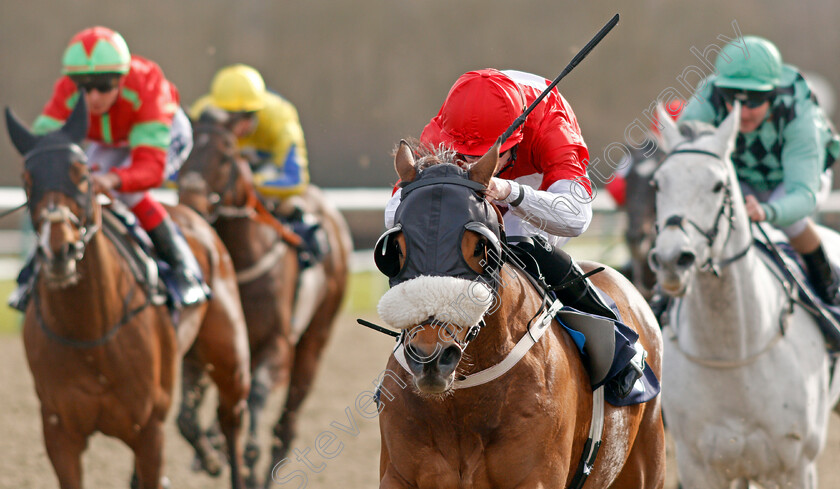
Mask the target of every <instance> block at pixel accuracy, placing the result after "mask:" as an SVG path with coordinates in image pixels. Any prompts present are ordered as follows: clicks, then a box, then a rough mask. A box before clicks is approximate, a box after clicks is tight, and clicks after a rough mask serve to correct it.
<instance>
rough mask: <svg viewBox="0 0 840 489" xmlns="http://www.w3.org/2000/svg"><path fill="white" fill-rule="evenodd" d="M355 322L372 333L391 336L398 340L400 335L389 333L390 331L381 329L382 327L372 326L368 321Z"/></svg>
mask: <svg viewBox="0 0 840 489" xmlns="http://www.w3.org/2000/svg"><path fill="white" fill-rule="evenodd" d="M356 322H357V323H359V324H361V325H362V326H366V327H368V328H370V329H372V330H374V331H379V332H380V333H385V334H386V335H388V336H393V337H394V338H399V337H400V334H399V333H397V332H396V331H391V330H390V329H387V328H383V327H382V326H378V325H376V324H373V323H372V322H370V321H365V320H364V319H356Z"/></svg>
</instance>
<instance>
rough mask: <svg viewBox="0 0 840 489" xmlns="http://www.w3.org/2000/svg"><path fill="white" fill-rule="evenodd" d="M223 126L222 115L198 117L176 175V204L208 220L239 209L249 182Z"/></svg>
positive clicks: (206, 113)
mask: <svg viewBox="0 0 840 489" xmlns="http://www.w3.org/2000/svg"><path fill="white" fill-rule="evenodd" d="M227 123H228V115H227V112H225V111H222V110H214V109H208V110H206V111H204V113H202V115H201V117H200V118H199V120H198V121H197V122H196V123H195V124H194V126H193V139H194V145H193V149H192V152H190V155H189V157H188V158H187V161H185V162H184V165H183V166H182V167H181V170H180V172H179V173H178V198H179V201H180V203H182V204H185V205H187V206H189V207H191V208H192V209H193V210H195V211H196V212H198V213H199V214H201V215H203V216H204V217H205V218H208V219H211V220H212V218H214V217H216V215H217V212H218V210H219V209H220V208H234V207H235V208H240V207H243V206H244V205H245V204H246V202H247V198H248V189H249V188H250V186H251V183H252V180H253V178H252V175H251V169H250V167H249V166H248V162H247V161H246V160H245V158H243V157H242V156H240V153H239V147H238V145H237V142H236V136H235V135H234V134H233V132H231V131H230V129H229V128H228V127H227Z"/></svg>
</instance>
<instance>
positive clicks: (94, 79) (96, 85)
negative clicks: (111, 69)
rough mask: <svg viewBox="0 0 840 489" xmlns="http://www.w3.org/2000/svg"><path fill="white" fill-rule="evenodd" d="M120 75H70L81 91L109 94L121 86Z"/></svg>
mask: <svg viewBox="0 0 840 489" xmlns="http://www.w3.org/2000/svg"><path fill="white" fill-rule="evenodd" d="M121 77H122V75H120V74H119V73H95V74H83V75H70V79H71V80H73V83H75V84H76V88H78V89H79V91H85V92H92V91H94V90H95V91H97V92H99V93H108V92H111V91H113V90H116V89H117V88H119V86H120V78H121Z"/></svg>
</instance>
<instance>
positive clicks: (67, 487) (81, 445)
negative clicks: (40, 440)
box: [41, 410, 87, 489]
mask: <svg viewBox="0 0 840 489" xmlns="http://www.w3.org/2000/svg"><path fill="white" fill-rule="evenodd" d="M41 417H42V418H43V425H44V444H45V445H46V448H47V455H48V456H49V457H50V462H52V466H53V470H55V475H56V477H58V485H59V486H60V487H61V489H81V487H82V452H84V451H85V448H86V447H87V438H86V437H84V436H81V435H77V434H75V433H68V432H67V431H66V430H65V429H64V428H63V427H62V426H61V425H60V421H59V420H58V416H57V415H56V414H48V413H46V412H44V411H43V410H42V411H41Z"/></svg>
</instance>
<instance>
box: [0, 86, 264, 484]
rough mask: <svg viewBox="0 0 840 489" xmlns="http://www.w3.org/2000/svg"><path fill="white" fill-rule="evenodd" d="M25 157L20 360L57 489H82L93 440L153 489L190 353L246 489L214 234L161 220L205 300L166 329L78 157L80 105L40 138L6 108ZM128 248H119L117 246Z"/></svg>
mask: <svg viewBox="0 0 840 489" xmlns="http://www.w3.org/2000/svg"><path fill="white" fill-rule="evenodd" d="M6 121H7V126H8V131H9V135H10V137H11V139H12V142H13V143H14V146H15V148H16V149H17V150H18V151H19V152H20V153H21V154H22V155H23V158H24V170H23V181H24V188H25V190H26V195H27V203H28V207H29V213H30V216H31V219H32V225H33V228H34V230H35V233H36V236H37V248H36V254H35V256H36V258H35V259H36V261H37V265H36V266H37V267H38V268H37V269H38V272H37V276H36V282H35V285H34V286H33V287H34V288H33V291H32V296H31V298H30V300H29V303H28V305H27V309H26V312H25V316H24V324H23V340H24V346H25V349H26V357H27V360H28V363H29V368H30V370H31V371H32V376H33V379H34V383H35V389H36V392H37V394H38V398H39V399H40V402H41V417H42V422H43V433H44V443H45V445H46V449H47V455H48V456H49V459H50V461H51V462H52V465H53V468H54V470H55V473H56V475H57V477H58V482H59V485H60V487H61V488H62V489H80V488H81V487H82V466H81V455H82V452H83V451H84V450H85V448H86V445H87V439H88V437H89V436H90V435H91V434H93V433H94V432H96V431H99V432H102V433H103V434H105V435H108V436H112V437H116V438H118V439H120V440H122V441H123V442H124V443H125V444H126V445H128V446H129V447H130V448H131V449H132V451H133V452H134V457H135V463H134V471H135V472H134V477H133V481H132V487H136V488H142V489H159V488H160V487H161V482H162V477H161V474H162V462H163V445H164V435H163V424H164V421H165V419H166V415H167V412H168V411H169V407H170V403H171V399H172V394H173V392H172V390H173V384H174V381H175V379H174V375H175V369H176V367H177V361H178V359H179V358H180V356H181V355H184V354H185V352H186V351H187V350H188V349H189V350H190V352H191V353H190V354H191V355H194V356H195V358H196V359H197V361H200V362H202V364H203V365H204V364H206V365H208V366H210V367H212V370H211V375H212V377H213V380H214V381H215V383H216V385H217V386H218V388H219V393H220V394H219V407H218V420H219V423H220V426H221V430H222V433H223V434H224V436H225V439H226V447H227V450H228V452H229V453H230V455H231V461H232V462H231V473H230V475H231V486H232V487H233V488H241V487H243V482H242V479H241V475H240V473H239V472H240V467H239V465H240V460H241V447H240V445H241V444H240V443H238V442H237V439H238V436H239V433H240V429H241V424H242V416H243V414H244V407H245V406H244V405H245V400H246V398H247V395H248V387H249V384H250V372H249V370H248V359H249V357H248V344H247V339H246V331H245V324H244V320H243V316H242V310H241V307H240V306H239V297H238V292H237V289H236V282H235V278H234V272H233V268H232V267H231V265H230V258H229V257H228V255H227V251H226V250H225V248H224V246H223V245H222V243H221V242H220V240H219V239H218V237H217V236H216V235H215V233H214V232H213V230H212V229H211V228H210V227H209V226H208V225H207V224H206V223H205V222H204V221H203V220H202V219H201V218H200V217H199V216H198V215H197V214H195V213H194V212H192V211H190V210H189V209H186V208H183V207H170V208H169V209H168V210H169V212H170V213H171V215H172V217H173V219H174V220H175V221H176V222H178V224H179V225H180V227H181V230H182V231H183V233H184V235H185V236H186V238H187V240H188V242H189V243H190V247H191V249H192V250H193V252H194V253H195V254H196V258H197V259H198V262H199V263H200V264H201V266H202V271H203V273H204V277H205V278H206V279H207V281H208V285H210V287H211V289H212V298H211V299H210V300H209V301H208V302H205V303H203V304H200V305H196V306H192V307H190V308H186V309H183V310H181V314H180V318H181V319H180V321H179V322H178V324H177V325H173V323H172V318H171V317H170V313H169V311H168V309H167V307H166V306H165V305H160V304H161V302H160V301H156V300H154V297H153V296H154V294H153V293H152V292H151V291H150V289H149V287H147V286H146V284H145V283H142V281H141V280H140V279H139V278H138V274H137V273H136V270H133V268H137V267H136V266H134V265H132V264H131V263H130V262H129V261H128V260H127V259H126V258H125V254H124V253H121V252H120V251H119V249H118V248H119V247H118V244H117V243H116V242H115V241H114V240H112V239H111V238H110V237H109V236H108V235H107V234H106V231H108V229H107V228H105V227H104V226H103V219H104V217H103V214H104V213H105V212H106V211H104V210H103V209H102V207H101V205H100V204H99V202H98V201H97V199H96V197H95V195H94V192H93V185H92V180H91V177H90V173H89V169H88V166H87V158H86V156H85V154H84V152H83V151H82V149H81V148H80V147H79V144H80V143H81V141H82V140H83V139H84V138H85V136H86V134H87V129H88V114H87V108H86V105H85V101H84V97H80V98H79V102H78V103H77V104H76V106H75V108H74V110H73V112H72V113H71V115H70V117H69V118H68V119H67V121H66V123H65V124H64V126H63V127H62V128H61V129H60V130H57V131H55V132H52V133H49V134H47V135H43V136H35V135H33V134H31V133H30V132H29V131H28V129H27V128H26V127H25V126H24V125H23V124H22V123H21V122H20V121H19V120H18V119H17V118H16V117H15V116H14V115H12V113H11V111H9V109H6ZM123 246H124V245H123Z"/></svg>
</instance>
